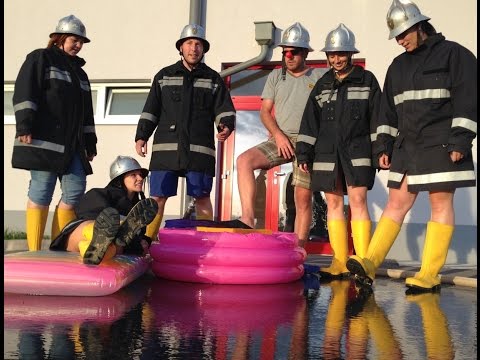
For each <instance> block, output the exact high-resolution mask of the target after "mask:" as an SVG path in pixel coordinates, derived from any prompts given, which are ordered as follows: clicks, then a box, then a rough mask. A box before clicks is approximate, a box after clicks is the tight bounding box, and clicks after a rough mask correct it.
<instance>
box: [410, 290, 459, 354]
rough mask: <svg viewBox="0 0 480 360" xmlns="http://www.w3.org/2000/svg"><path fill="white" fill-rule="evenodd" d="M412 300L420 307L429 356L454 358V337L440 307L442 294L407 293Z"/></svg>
mask: <svg viewBox="0 0 480 360" xmlns="http://www.w3.org/2000/svg"><path fill="white" fill-rule="evenodd" d="M407 301H410V302H412V303H414V304H416V305H418V307H419V308H420V311H421V314H422V323H423V332H424V334H423V335H424V339H425V345H426V348H427V356H428V358H429V359H445V360H447V359H454V358H455V353H454V351H453V343H452V338H451V337H450V332H449V330H448V322H447V318H446V317H445V314H444V313H443V311H442V310H441V308H440V294H438V293H426V294H412V295H407Z"/></svg>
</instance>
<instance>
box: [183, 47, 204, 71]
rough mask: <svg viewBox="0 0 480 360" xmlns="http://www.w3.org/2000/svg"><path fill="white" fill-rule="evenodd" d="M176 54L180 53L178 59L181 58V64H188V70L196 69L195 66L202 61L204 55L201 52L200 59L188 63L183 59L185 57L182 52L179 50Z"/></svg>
mask: <svg viewBox="0 0 480 360" xmlns="http://www.w3.org/2000/svg"><path fill="white" fill-rule="evenodd" d="M178 54H179V55H180V60H182V62H183V64H187V65H188V66H187V68H188V69H189V70H190V71H192V70H194V69H196V68H197V66H198V65H199V64H200V63H201V62H202V60H203V57H204V56H205V54H202V57H201V58H200V60H199V61H198V62H197V63H196V64H190V63H189V62H188V61H187V60H186V59H185V57H184V56H183V53H182V51H181V50H180V51H179V52H178Z"/></svg>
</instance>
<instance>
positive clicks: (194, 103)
mask: <svg viewBox="0 0 480 360" xmlns="http://www.w3.org/2000/svg"><path fill="white" fill-rule="evenodd" d="M219 124H223V125H225V126H227V127H228V128H229V129H230V130H231V131H233V130H234V128H235V109H234V107H233V103H232V99H231V97H230V93H229V92H228V90H227V88H226V86H225V84H224V82H223V80H222V78H221V77H220V75H219V74H218V73H217V72H216V71H214V70H212V69H211V68H209V67H208V66H207V65H205V64H203V63H200V64H199V65H198V67H197V68H195V69H194V70H192V71H188V69H186V68H185V66H184V65H183V63H182V61H178V62H177V63H175V64H173V65H171V66H168V67H166V68H163V69H162V70H160V71H159V72H158V73H157V74H156V75H155V78H154V80H153V83H152V86H151V89H150V93H149V95H148V98H147V101H146V103H145V107H144V108H143V112H142V114H141V116H140V120H139V122H138V126H137V133H136V136H135V141H137V140H139V139H143V140H145V141H148V139H149V138H150V136H151V135H152V133H153V132H154V131H155V135H154V138H153V146H152V158H151V160H150V170H171V171H197V172H202V173H206V174H209V175H211V176H215V142H214V141H215V132H214V129H215V125H216V126H218V125H219ZM155 129H156V130H155Z"/></svg>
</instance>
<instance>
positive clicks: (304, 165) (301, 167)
mask: <svg viewBox="0 0 480 360" xmlns="http://www.w3.org/2000/svg"><path fill="white" fill-rule="evenodd" d="M298 167H299V168H300V170H302V171H303V172H304V173H307V174H308V173H310V170H308V165H307V164H298Z"/></svg>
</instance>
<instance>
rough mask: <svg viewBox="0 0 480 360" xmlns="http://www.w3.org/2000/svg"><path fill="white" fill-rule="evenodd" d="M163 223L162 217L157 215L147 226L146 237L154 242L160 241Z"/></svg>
mask: <svg viewBox="0 0 480 360" xmlns="http://www.w3.org/2000/svg"><path fill="white" fill-rule="evenodd" d="M161 223H162V215H160V214H157V215H155V218H154V219H153V220H152V222H151V223H150V224H148V225H147V229H146V230H145V235H146V236H148V237H149V238H150V239H152V241H157V240H158V229H160V224H161Z"/></svg>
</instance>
